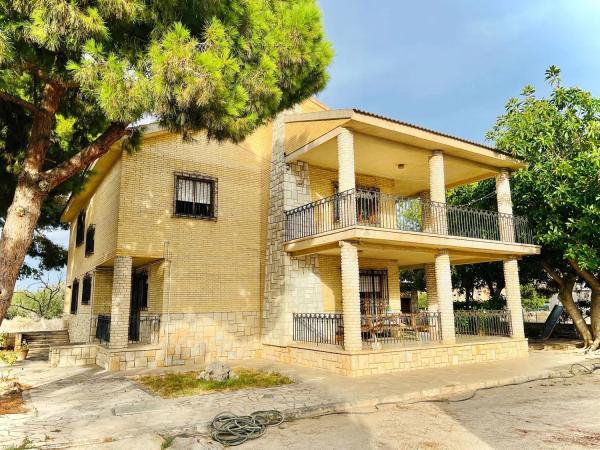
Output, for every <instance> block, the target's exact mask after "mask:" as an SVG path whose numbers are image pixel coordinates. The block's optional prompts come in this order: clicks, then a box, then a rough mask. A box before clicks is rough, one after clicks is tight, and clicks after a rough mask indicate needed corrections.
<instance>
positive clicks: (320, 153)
mask: <svg viewBox="0 0 600 450" xmlns="http://www.w3.org/2000/svg"><path fill="white" fill-rule="evenodd" d="M285 124H286V125H285V127H286V129H285V141H284V148H285V153H286V162H288V163H289V162H293V161H304V162H307V163H308V164H311V165H315V166H319V167H323V168H328V169H332V170H337V168H338V162H337V140H336V137H337V135H338V134H339V133H340V132H341V130H342V128H347V129H351V130H352V131H353V132H354V147H355V172H356V173H357V174H362V175H370V176H379V177H384V178H390V179H394V180H396V183H395V184H396V193H397V194H399V195H404V196H410V195H415V194H417V193H419V192H421V191H424V190H427V189H429V179H428V173H429V170H428V160H429V156H430V155H431V152H432V151H433V150H442V151H443V152H444V155H445V158H444V162H445V168H446V174H445V175H446V187H448V188H451V187H453V186H459V185H463V184H468V183H472V182H475V181H479V180H483V179H486V178H491V177H494V176H495V175H496V174H497V173H498V171H499V170H500V169H509V170H517V169H520V168H523V167H525V164H524V163H523V162H522V161H520V160H518V159H516V158H514V157H512V156H510V155H508V154H505V153H502V152H499V151H497V150H495V149H493V148H491V147H487V146H484V145H481V144H477V143H474V142H470V141H466V140H463V139H460V138H456V137H452V136H448V135H445V134H442V133H438V132H436V131H432V130H427V129H424V128H421V127H417V126H415V125H411V124H407V123H404V122H398V121H394V120H392V119H387V118H383V117H380V116H376V115H373V114H370V113H365V112H362V111H358V110H354V109H344V110H332V111H322V112H315V113H301V114H291V115H286V116H285ZM399 165H400V167H399Z"/></svg>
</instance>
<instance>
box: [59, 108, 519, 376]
mask: <svg viewBox="0 0 600 450" xmlns="http://www.w3.org/2000/svg"><path fill="white" fill-rule="evenodd" d="M322 110H323V108H322V106H320V105H319V104H318V103H316V102H308V103H306V104H305V105H303V106H302V107H301V108H297V109H296V110H294V111H292V113H298V112H315V111H322ZM327 126H331V123H330V124H328V125H327ZM285 130H286V125H285V123H284V120H283V116H279V117H278V119H277V120H276V121H275V122H274V123H273V124H272V125H271V124H270V125H267V126H264V127H262V128H260V129H258V130H257V131H256V132H255V133H254V134H253V135H252V136H250V137H249V138H248V139H246V140H245V141H244V142H242V143H239V144H234V143H232V142H221V143H219V142H216V141H210V140H208V139H207V137H206V136H205V135H204V134H198V135H196V136H194V139H193V140H192V141H190V142H184V141H182V139H181V137H180V136H176V135H173V134H170V133H167V132H165V131H164V130H157V129H155V130H154V131H152V132H149V133H147V134H146V135H145V137H144V141H143V143H142V146H141V148H140V150H139V151H137V152H134V153H131V154H129V153H124V152H123V153H121V152H120V151H112V152H111V153H110V154H107V155H105V157H103V159H101V161H100V163H101V168H102V174H101V175H98V179H95V181H94V183H95V184H94V185H93V188H90V191H89V192H88V193H87V194H86V195H87V197H85V196H84V195H82V196H81V198H85V200H81V198H80V199H79V200H78V201H79V203H74V204H76V205H77V208H78V210H77V211H75V210H73V211H70V212H69V214H70V216H69V217H70V219H69V220H70V244H69V259H68V267H67V285H68V286H71V285H72V282H73V280H74V279H75V278H77V279H79V280H80V289H79V299H78V311H77V314H73V315H70V314H68V313H69V309H70V303H71V301H70V288H68V289H67V293H66V297H65V312H66V313H67V316H68V321H69V333H70V337H71V341H72V342H77V343H88V345H89V347H85V346H84V347H81V348H80V347H77V348H75V349H57V350H56V351H55V352H54V351H53V353H52V355H53V356H52V357H53V360H52V364H53V365H55V366H56V365H64V364H71V363H73V364H84V363H89V361H91V360H92V359H94V361H95V363H96V364H98V365H100V366H102V367H104V368H106V369H107V370H124V369H130V368H140V367H160V366H163V365H193V364H203V363H207V362H210V361H214V360H228V359H243V358H256V357H267V358H271V359H277V360H285V361H290V362H294V363H298V364H304V365H310V366H313V367H319V368H324V369H328V370H332V371H334V372H337V373H343V374H346V375H352V376H361V375H367V374H371V373H385V372H387V371H393V370H401V369H406V368H419V367H437V366H440V365H451V364H460V363H463V362H473V361H480V360H488V359H493V357H492V355H495V354H496V353H498V354H501V355H502V357H509V356H507V355H513V356H515V355H516V356H520V355H521V353H522V348H521V347H520V345H521V344H519V343H515V344H514V345H513V344H508V343H504V342H502V343H494V344H493V345H492V344H489V345H488V344H486V345H487V347H475V346H472V347H471V346H469V347H465V346H462V347H460V348H459V347H453V346H448V345H445V346H443V345H441V344H440V345H439V346H437V347H435V349H434V348H429V349H426V350H425V349H418V350H417V349H413V350H407V351H404V350H403V351H402V352H400V351H391V352H390V351H383V352H381V353H377V352H375V353H374V352H365V351H364V350H362V337H361V317H360V292H359V291H360V282H359V280H360V278H359V273H360V272H359V271H360V270H361V269H377V270H385V271H386V272H387V281H388V286H387V291H388V296H389V309H390V310H391V311H394V312H398V311H400V310H401V295H402V293H401V291H400V278H399V268H398V261H399V260H398V259H375V257H373V258H368V257H363V256H361V252H362V251H363V250H361V248H360V242H358V240H351V239H348V240H345V241H343V242H342V250H340V251H341V254H342V255H341V256H340V254H338V255H332V254H331V253H329V254H317V253H313V254H305V255H293V254H291V253H290V252H286V251H285V249H284V244H285V214H284V211H287V210H290V209H292V208H295V207H298V206H303V205H306V204H307V203H309V202H311V201H317V200H320V199H323V198H326V197H330V196H331V195H333V194H335V192H336V186H338V185H339V188H340V190H345V189H353V188H354V187H356V188H375V189H376V190H378V191H379V192H380V193H381V194H382V195H386V194H388V195H394V194H395V193H396V192H397V187H398V186H396V185H395V183H396V181H395V180H394V179H390V178H385V177H376V176H367V175H363V174H361V173H360V172H358V173H355V168H354V164H355V162H354V153H353V152H354V147H353V145H354V144H353V142H354V138H355V134H354V132H353V131H352V130H349V129H343V130H342V131H341V132H340V134H339V136H338V139H339V142H338V148H337V151H338V158H339V161H340V166H339V168H340V170H339V171H336V170H331V169H327V168H323V167H319V166H317V165H312V164H309V163H307V162H303V161H293V162H289V161H286V158H287V156H289V155H286V153H285V145H284V143H285ZM312 132H314V133H316V134H317V135H319V133H321V131H319V130H318V129H317V128H315V129H314V130H312ZM287 144H289V142H287ZM430 163H431V168H432V169H431V172H432V173H433V174H434V175H435V176H433V178H435V180H436V182H435V183H434V184H435V186H437V188H436V189H437V191H435V192H434V191H432V199H433V197H434V194H435V196H436V199H437V201H443V200H444V199H443V198H442V194H443V189H444V186H445V184H444V181H443V176H444V162H443V157H442V156H441V153H439V154H438V153H437V152H434V156H433V157H432V160H431V161H430ZM182 173H184V174H191V175H198V176H205V177H209V178H210V179H212V180H215V191H216V194H215V198H216V207H215V209H216V217H215V218H211V219H199V218H190V217H180V216H178V215H176V214H175V211H174V208H175V201H174V197H175V176H176V174H182ZM91 176H92V177H93V176H95V175H94V172H93V168H92V175H91ZM435 186H434V187H435ZM505 188H506V186H505ZM508 189H509V187H508ZM88 194H89V195H88ZM392 205H393V206H392V208H390V209H389V211H388V212H385V211H382V212H380V213H379V214H380V216H381V215H383V214H389V221H390V223H392V222H393V221H394V220H397V219H396V217H397V213H396V209H395V203H392ZM73 208H74V207H73ZM79 208H80V209H79ZM350 208H357V204H356V203H355V202H354V200H352V202H351V204H350ZM79 210H83V211H85V212H86V222H85V228H86V229H87V227H88V225H90V224H94V225H95V230H96V232H95V248H94V253H93V254H92V255H88V256H86V255H85V254H84V248H85V244H84V245H81V246H75V233H76V219H77V213H78V211H79ZM350 214H351V215H352V214H353V213H352V212H350ZM353 216H355V214H354V215H353ZM338 220H339V219H338ZM344 245H345V247H344ZM440 250H441V253H440V254H443V251H444V250H443V249H440ZM376 256H377V255H376ZM383 257H386V258H387V257H389V256H388V255H385V254H384V256H383ZM377 258H379V256H377ZM438 259H439V261H437V260H436V264H435V265H433V264H431V265H430V269H431V270H433V271H434V272H435V273H434V274H433V275H435V274H437V276H431V274H430V276H429V277H428V285H432V284H433V285H434V287H435V291H436V293H437V295H435V296H432V298H434V297H435V298H437V299H438V305H437V309H438V310H439V311H441V312H442V324H443V327H442V328H443V331H444V333H443V335H445V336H449V335H450V334H453V330H454V328H453V327H454V324H453V316H452V304H451V295H450V294H448V292H447V291H448V287H449V286H450V282H449V277H450V272H449V270H450V260H449V258H448V255H447V254H445V257H444V258H441V259H440V258H439V257H438ZM442 259H443V260H442ZM432 262H433V261H432ZM506 267H508V269H507V270H509V271H508V272H507V273H508V275H507V279H508V280H509V283H507V287H508V288H510V293H511V296H512V301H510V302H509V304H510V305H511V306H512V307H513V308H517V306H516V303H517V300H516V299H517V295H516V294H515V293H514V292H516V291H517V289H518V278H515V277H514V273H515V271H516V262H514V264H512V263H509V264H508V266H506ZM343 268H344V270H342V269H343ZM140 271H144V272H145V273H146V274H147V276H148V296H147V308H146V309H145V310H144V311H143V312H142V313H141V315H142V317H145V318H149V317H156V318H157V319H158V321H159V322H158V323H159V326H157V329H156V330H155V335H154V334H152V333H151V334H149V335H148V336H150V337H151V339H150V340H151V342H148V343H146V347H144V348H140V347H132V346H131V343H129V342H128V338H129V336H128V331H129V329H130V327H131V325H130V323H129V318H130V311H129V308H130V301H131V297H132V294H131V292H132V286H131V282H130V280H131V279H132V275H133V274H136V273H139V272H140ZM342 272H343V273H344V276H343V275H342ZM85 274H91V275H93V289H92V297H91V301H90V304H89V305H82V304H81V291H82V286H81V280H82V278H83V276H84V275H85ZM432 291H433V289H432ZM450 293H451V292H450ZM344 299H350V300H351V301H352V305H350V302H348V303H346V304H345V303H344ZM448 299H450V300H448ZM433 303H434V302H433V301H432V305H431V306H432V309H433V306H434V305H433ZM313 312H314V313H323V312H324V313H342V312H343V314H344V326H345V330H344V332H345V333H346V334H347V335H348V336H346V339H345V344H346V346H347V350H349V351H350V352H354V353H355V354H352V355H350V354H349V353H348V352H344V351H341V352H340V351H330V352H328V351H322V350H318V351H316V350H314V349H312V350H311V349H307V348H300V347H297V346H295V345H293V343H292V341H293V339H292V336H293V330H292V325H293V323H292V314H293V313H313ZM101 314H102V315H110V316H111V329H110V344H109V345H103V344H101V343H100V342H99V341H98V340H97V339H96V338H95V330H96V327H95V324H96V320H97V318H98V316H99V315H101ZM517 325H518V324H517ZM513 326H515V324H514V323H513ZM451 331H452V333H451ZM144 336H146V335H144ZM518 337H522V336H518ZM155 338H156V339H155ZM134 340H135V339H134ZM451 343H452V340H451V339H450V340H449V341H448V342H445V344H451ZM136 345H138V344H136ZM511 345H512V347H511ZM92 347H93V349H92ZM407 355H408V356H407ZM444 355H445V356H444ZM481 355H483V356H481ZM81 361H84V362H83V363H82V362H81Z"/></svg>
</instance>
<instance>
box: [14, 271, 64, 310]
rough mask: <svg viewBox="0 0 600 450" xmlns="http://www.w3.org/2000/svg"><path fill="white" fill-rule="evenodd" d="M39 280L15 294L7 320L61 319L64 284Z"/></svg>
mask: <svg viewBox="0 0 600 450" xmlns="http://www.w3.org/2000/svg"><path fill="white" fill-rule="evenodd" d="M40 280H41V279H39V280H38V281H37V282H36V283H34V285H33V286H32V287H30V288H28V289H26V290H24V291H20V292H15V293H14V295H13V298H12V302H11V306H10V308H9V310H8V315H7V317H8V318H14V317H16V316H23V317H31V316H33V317H34V318H43V319H54V318H57V317H61V316H62V314H63V305H64V288H65V287H64V284H63V283H50V282H48V281H44V280H41V281H40Z"/></svg>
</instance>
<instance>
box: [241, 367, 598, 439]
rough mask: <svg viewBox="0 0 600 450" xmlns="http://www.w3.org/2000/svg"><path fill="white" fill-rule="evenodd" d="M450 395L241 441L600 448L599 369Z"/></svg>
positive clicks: (291, 426) (296, 424)
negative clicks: (444, 397) (593, 372)
mask: <svg viewBox="0 0 600 450" xmlns="http://www.w3.org/2000/svg"><path fill="white" fill-rule="evenodd" d="M468 397H469V395H464V396H461V397H457V398H453V399H450V401H440V402H427V403H417V404H412V405H404V406H395V405H382V406H380V408H379V410H378V411H374V412H373V411H362V412H357V413H356V414H354V413H352V414H343V415H332V416H325V417H320V418H318V419H306V420H300V421H297V422H292V423H285V424H283V425H281V426H280V427H279V428H270V429H269V430H268V431H267V433H266V434H265V435H264V436H263V437H262V438H260V439H258V440H256V441H252V442H248V443H246V444H243V445H242V446H240V447H238V448H240V449H244V450H249V449H255V450H258V449H260V450H265V449H282V448H285V449H286V450H295V449H298V450H299V449H302V450H306V449H319V450H323V449H345V450H351V449H361V450H362V449H477V450H480V449H490V448H491V449H519V450H524V449H590V448H600V406H599V405H600V371H597V372H596V374H594V375H587V376H578V377H575V378H570V379H556V380H550V381H536V382H532V383H527V384H523V385H518V386H505V387H501V388H495V389H489V390H483V391H478V392H477V393H475V395H474V396H473V398H470V399H466V398H468Z"/></svg>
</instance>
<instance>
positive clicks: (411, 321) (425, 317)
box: [361, 311, 442, 344]
mask: <svg viewBox="0 0 600 450" xmlns="http://www.w3.org/2000/svg"><path fill="white" fill-rule="evenodd" d="M361 332H362V340H363V343H366V344H368V343H375V342H382V343H385V344H390V343H391V344H396V343H408V342H435V341H441V340H442V327H441V318H440V313H439V312H427V311H421V312H418V313H400V314H395V313H388V314H379V315H370V314H365V315H362V316H361Z"/></svg>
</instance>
